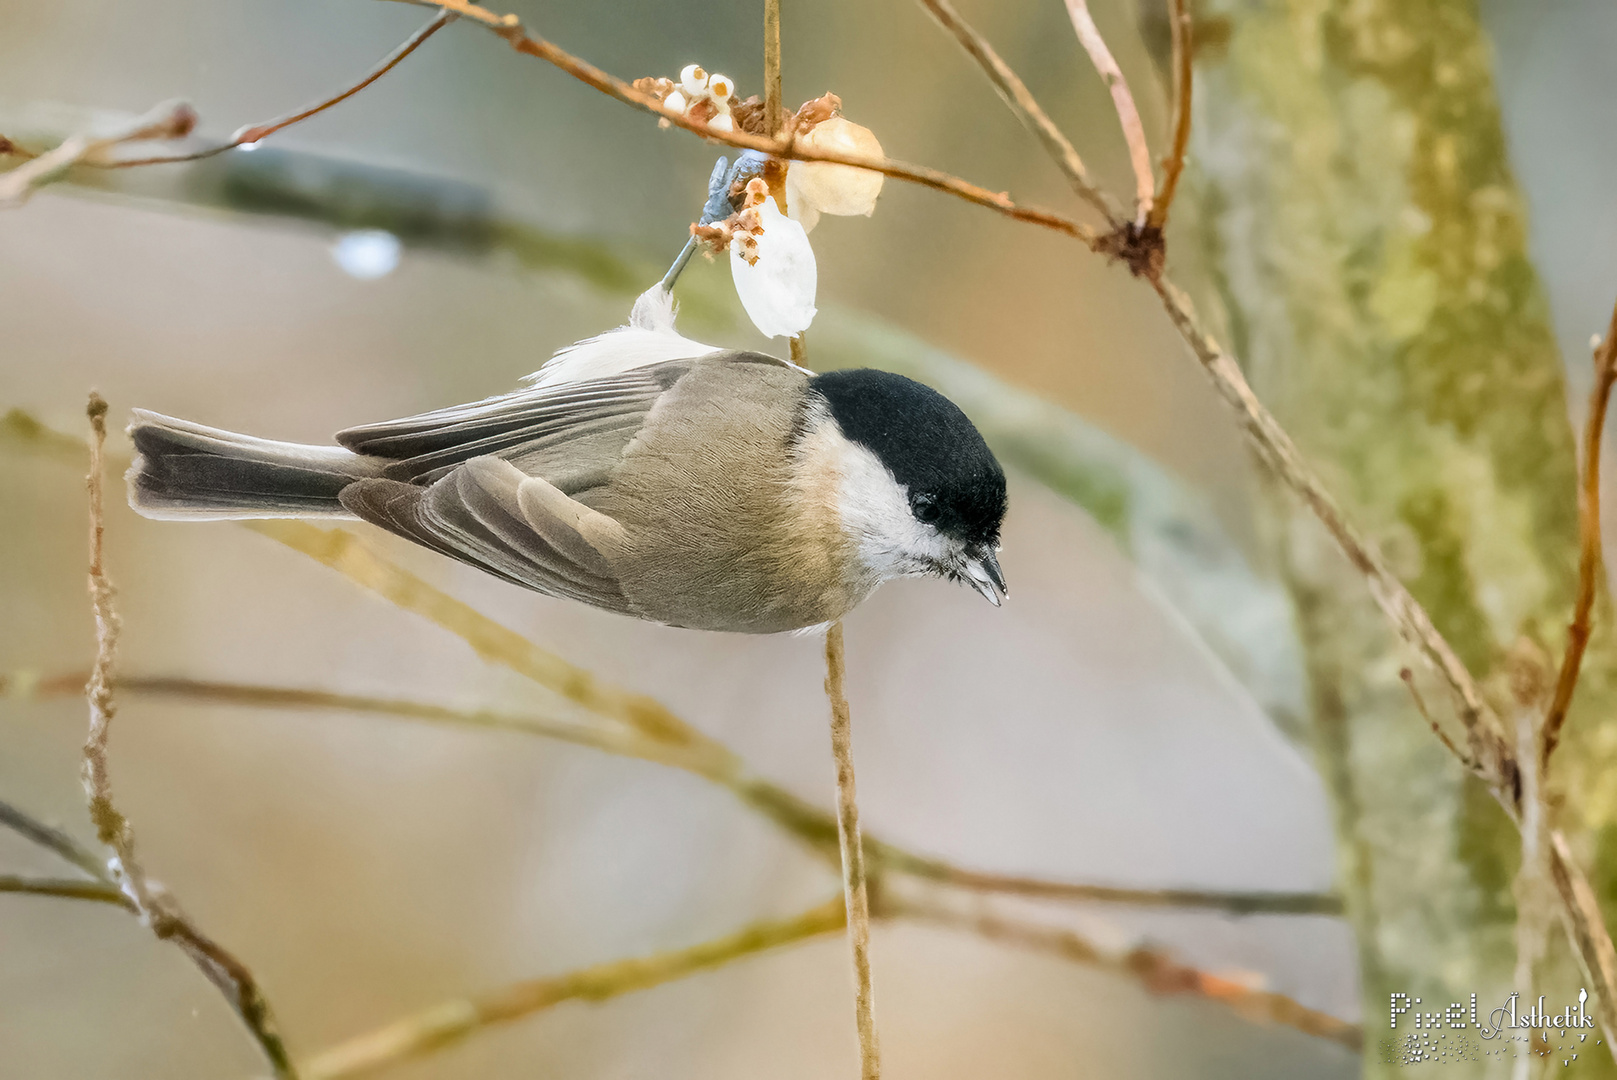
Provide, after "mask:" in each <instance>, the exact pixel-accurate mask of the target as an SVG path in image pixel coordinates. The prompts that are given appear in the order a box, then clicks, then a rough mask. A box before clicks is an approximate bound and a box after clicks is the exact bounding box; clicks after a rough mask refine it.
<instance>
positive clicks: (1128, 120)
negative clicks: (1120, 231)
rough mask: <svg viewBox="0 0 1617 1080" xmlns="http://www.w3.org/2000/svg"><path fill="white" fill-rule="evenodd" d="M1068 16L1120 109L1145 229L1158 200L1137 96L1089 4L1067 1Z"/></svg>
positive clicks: (1137, 210)
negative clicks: (1154, 202) (1091, 13)
mask: <svg viewBox="0 0 1617 1080" xmlns="http://www.w3.org/2000/svg"><path fill="white" fill-rule="evenodd" d="M1067 14H1068V15H1069V16H1070V17H1071V18H1072V28H1073V29H1074V30H1075V31H1077V33H1078V41H1079V44H1081V45H1083V47H1084V51H1085V52H1086V53H1088V54H1089V59H1090V61H1091V62H1092V63H1094V65H1095V70H1096V71H1097V72H1099V73H1100V77H1101V79H1102V81H1104V82H1105V83H1106V88H1107V89H1108V90H1110V91H1111V93H1112V106H1113V107H1114V108H1116V109H1117V119H1118V122H1119V123H1120V124H1122V126H1123V138H1124V140H1125V141H1126V142H1127V143H1128V146H1129V164H1131V165H1132V166H1133V167H1134V200H1135V204H1136V207H1135V213H1136V214H1137V219H1136V220H1137V223H1138V224H1139V225H1142V226H1143V225H1144V224H1145V223H1146V219H1147V216H1148V215H1149V214H1150V213H1151V205H1152V202H1153V201H1154V199H1155V197H1156V176H1155V174H1154V173H1153V171H1152V168H1151V150H1150V148H1149V147H1148V146H1147V145H1146V141H1145V125H1144V124H1142V123H1140V110H1139V109H1137V108H1135V106H1134V95H1133V94H1132V93H1130V92H1129V84H1128V80H1127V79H1125V78H1123V69H1122V68H1120V67H1118V66H1117V60H1116V59H1115V58H1114V57H1113V56H1112V50H1111V49H1109V48H1107V47H1106V39H1105V38H1103V37H1101V35H1100V28H1099V27H1097V26H1096V25H1095V20H1094V19H1093V18H1091V17H1090V14H1089V5H1088V3H1086V2H1085V0H1067Z"/></svg>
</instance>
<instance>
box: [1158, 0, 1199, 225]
mask: <svg viewBox="0 0 1617 1080" xmlns="http://www.w3.org/2000/svg"><path fill="white" fill-rule="evenodd" d="M1168 20H1169V26H1170V28H1171V36H1172V39H1173V144H1172V147H1173V148H1172V149H1171V150H1170V151H1169V152H1168V157H1167V160H1166V161H1164V162H1163V168H1162V193H1161V194H1160V195H1158V196H1157V201H1156V202H1155V203H1154V204H1152V206H1151V212H1150V213H1149V214H1147V215H1146V224H1147V225H1149V226H1151V227H1152V228H1155V229H1159V230H1160V229H1162V228H1163V227H1164V226H1166V225H1167V224H1168V208H1169V207H1170V206H1172V205H1173V197H1174V194H1175V193H1176V192H1177V191H1178V190H1179V176H1180V174H1181V173H1183V172H1184V171H1185V153H1186V151H1188V150H1189V149H1190V106H1191V97H1192V89H1191V84H1192V78H1193V76H1194V72H1195V64H1194V63H1193V61H1194V60H1195V57H1194V55H1193V53H1192V50H1191V43H1192V42H1191V16H1190V5H1189V3H1188V0H1168Z"/></svg>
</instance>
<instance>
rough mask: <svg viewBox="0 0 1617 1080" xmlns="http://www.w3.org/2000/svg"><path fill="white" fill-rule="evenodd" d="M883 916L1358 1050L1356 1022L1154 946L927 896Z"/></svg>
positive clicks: (897, 904)
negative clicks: (1116, 942)
mask: <svg viewBox="0 0 1617 1080" xmlns="http://www.w3.org/2000/svg"><path fill="white" fill-rule="evenodd" d="M881 914H882V916H883V917H884V918H885V917H892V918H910V919H916V920H918V921H922V922H928V923H933V924H935V925H938V926H946V927H951V928H954V929H957V930H964V931H967V932H969V933H973V934H976V935H978V936H979V937H983V938H987V939H988V940H990V941H997V942H1000V943H1002V944H1007V945H1012V946H1015V947H1017V948H1023V949H1028V950H1031V951H1034V952H1042V953H1049V954H1052V955H1055V956H1058V957H1061V958H1062V959H1065V960H1069V961H1072V962H1074V963H1079V964H1084V965H1086V966H1090V967H1098V968H1101V969H1104V970H1107V971H1111V972H1114V973H1116V974H1121V975H1125V976H1129V977H1131V978H1134V979H1137V980H1139V981H1141V982H1143V983H1144V985H1145V988H1146V989H1147V990H1148V991H1150V992H1151V993H1154V994H1162V995H1171V994H1186V995H1191V996H1195V997H1202V998H1208V999H1211V1000H1213V1001H1217V1002H1219V1003H1221V1004H1223V1005H1226V1006H1228V1007H1229V1008H1231V1009H1233V1010H1235V1012H1237V1013H1238V1014H1240V1015H1241V1016H1242V1017H1243V1018H1245V1019H1247V1020H1251V1021H1254V1022H1258V1023H1270V1024H1276V1025H1280V1026H1284V1027H1290V1028H1295V1029H1296V1030H1298V1031H1302V1032H1306V1033H1307V1034H1309V1035H1313V1036H1316V1037H1318V1038H1321V1039H1329V1040H1330V1041H1332V1042H1336V1043H1340V1044H1341V1045H1343V1046H1346V1047H1347V1048H1349V1049H1350V1050H1355V1051H1357V1050H1359V1049H1361V1046H1362V1043H1363V1041H1364V1032H1363V1030H1362V1029H1361V1028H1360V1027H1359V1026H1358V1025H1357V1024H1350V1023H1348V1022H1347V1021H1345V1020H1339V1019H1337V1018H1336V1017H1334V1016H1331V1015H1330V1014H1329V1013H1323V1012H1320V1011H1318V1010H1317V1009H1310V1008H1308V1007H1306V1006H1304V1005H1301V1004H1299V1003H1298V1002H1296V1001H1294V1000H1293V999H1291V998H1289V997H1286V996H1285V995H1283V994H1276V993H1273V992H1270V991H1267V990H1262V989H1259V988H1257V987H1255V986H1253V985H1252V983H1251V980H1250V978H1241V977H1231V976H1228V975H1216V974H1213V973H1210V972H1206V971H1202V970H1200V969H1198V968H1194V967H1190V966H1188V965H1186V964H1183V963H1180V962H1179V961H1178V960H1175V959H1174V958H1173V957H1172V956H1171V955H1170V954H1169V953H1167V952H1166V951H1164V950H1163V949H1161V948H1159V947H1157V946H1154V945H1136V946H1134V947H1133V948H1130V949H1128V950H1126V951H1124V952H1121V953H1114V952H1109V951H1107V950H1105V949H1102V948H1101V947H1100V946H1098V945H1096V944H1095V943H1094V942H1091V941H1089V940H1088V939H1086V938H1084V937H1083V936H1082V935H1080V934H1077V933H1075V932H1074V931H1072V930H1070V929H1067V928H1065V927H1053V926H1045V925H1040V924H1037V923H1032V922H1028V921H1026V920H1023V919H1012V918H1007V917H1005V916H1003V915H1000V914H996V913H994V912H992V911H986V910H982V909H980V908H976V909H974V908H970V907H965V908H963V907H961V906H958V905H950V904H946V903H939V902H937V901H936V900H935V899H931V898H912V897H905V898H903V899H891V900H889V899H884V900H883V902H882V911H881Z"/></svg>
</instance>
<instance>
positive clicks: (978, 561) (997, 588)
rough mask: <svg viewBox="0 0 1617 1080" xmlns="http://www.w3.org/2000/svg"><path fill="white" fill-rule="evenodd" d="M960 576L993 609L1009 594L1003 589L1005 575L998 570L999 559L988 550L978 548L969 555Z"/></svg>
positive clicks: (1007, 590)
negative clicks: (992, 606)
mask: <svg viewBox="0 0 1617 1080" xmlns="http://www.w3.org/2000/svg"><path fill="white" fill-rule="evenodd" d="M962 576H963V577H964V578H965V579H966V584H968V585H970V586H971V587H972V588H973V589H976V590H977V592H978V593H980V594H981V595H982V598H983V599H984V600H987V601H988V602H989V603H990V604H993V605H994V606H995V607H999V605H1000V603H1001V602H1002V598H1003V597H1006V596H1009V595H1010V594H1011V591H1010V590H1009V589H1007V588H1006V587H1005V573H1004V571H1002V570H1000V568H999V559H997V558H995V556H994V553H993V552H992V551H990V550H989V549H988V548H978V549H976V550H975V551H973V552H972V553H971V555H970V556H969V557H968V558H967V559H966V566H965V571H964V573H963V575H962Z"/></svg>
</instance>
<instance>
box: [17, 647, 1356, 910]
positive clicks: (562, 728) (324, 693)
mask: <svg viewBox="0 0 1617 1080" xmlns="http://www.w3.org/2000/svg"><path fill="white" fill-rule="evenodd" d="M84 681H85V677H84V676H82V675H55V676H50V677H48V678H43V679H37V680H35V679H29V680H27V685H28V689H27V690H26V691H24V693H25V694H26V696H28V697H30V698H33V699H45V698H51V697H56V696H60V695H63V694H68V693H77V692H78V690H79V688H81V687H82V686H83V685H84ZM22 682H23V680H21V679H9V678H6V677H0V691H5V690H6V688H7V687H8V686H9V685H11V684H12V683H16V684H18V685H21V684H22ZM113 688H114V689H115V690H117V692H118V693H119V694H121V695H124V696H129V695H144V696H150V697H158V698H163V699H166V700H170V701H182V702H191V703H195V704H212V705H227V706H238V707H242V708H260V709H322V710H325V709H330V710H340V711H344V712H353V713H361V714H369V715H376V716H392V717H398V718H401V719H406V720H419V721H423V722H426V723H436V724H446V725H450V726H454V727H470V728H480V729H483V730H491V731H510V732H514V733H517V734H521V735H537V736H539V737H541V738H546V739H556V740H559V741H562V742H567V743H571V744H573V745H576V746H586V747H590V748H592V749H595V750H600V751H602V752H604V753H609V754H616V755H618V756H620V757H630V758H638V759H640V760H643V761H650V762H654V763H656V764H660V765H667V766H670V767H673V768H679V769H684V770H686V771H687V772H691V773H694V774H695V775H697V776H700V777H702V778H703V779H706V780H709V781H711V782H712V783H715V784H718V785H720V786H722V787H724V788H726V789H728V790H729V791H731V792H732V793H733V794H735V795H736V797H737V798H739V799H740V800H741V801H742V803H743V804H745V805H746V806H748V807H749V808H750V809H752V810H754V811H756V812H757V813H759V814H760V815H761V816H763V817H765V818H766V819H768V820H769V821H771V822H773V823H774V824H775V825H777V826H778V827H780V828H781V829H782V830H784V831H785V832H787V833H789V834H791V835H793V836H795V837H797V838H798V839H799V840H802V841H803V842H804V843H806V844H807V845H809V846H810V847H811V848H815V849H818V848H820V847H821V846H822V845H824V844H825V843H827V842H830V843H833V844H834V843H835V836H836V820H835V818H834V817H833V816H832V815H830V814H826V813H824V812H823V811H821V810H819V809H818V808H817V807H814V806H810V805H808V804H806V803H803V802H800V801H799V800H797V799H796V798H795V796H792V795H791V794H790V793H788V792H786V791H785V790H784V789H782V788H780V787H779V786H777V785H775V784H772V783H770V782H769V781H767V780H762V779H759V778H757V777H754V776H751V775H749V774H748V773H747V771H746V770H744V769H742V770H728V769H715V768H713V767H712V764H713V761H714V759H713V758H712V757H711V756H707V755H692V754H683V753H680V752H679V751H677V750H676V749H674V748H670V747H669V746H668V745H667V744H666V743H661V742H656V741H653V740H651V739H648V738H645V737H644V736H642V735H639V734H638V733H634V732H619V731H616V730H614V729H610V728H605V727H602V726H600V725H594V724H585V723H578V722H574V721H567V720H557V719H553V718H550V717H546V716H540V715H536V714H517V713H504V712H492V711H489V710H485V709H477V710H466V709H454V708H450V707H448V706H444V705H434V704H430V703H427V702H421V701H409V700H404V699H399V698H376V697H365V696H361V695H355V694H340V693H334V692H332V691H328V690H304V689H299V688H296V687H282V686H253V685H248V684H242V683H227V682H208V681H204V680H199V679H185V678H174V677H168V676H138V675H123V676H119V677H118V678H117V679H116V680H115V681H114V683H113ZM12 692H13V693H15V691H12ZM6 809H7V807H6V806H5V804H4V803H0V824H7V822H6V821H5V817H4V812H5V810H6ZM861 835H862V837H863V840H864V848H865V856H866V858H867V860H868V861H869V862H870V864H871V866H872V867H873V870H874V872H875V873H880V874H906V875H908V876H910V877H914V878H919V879H922V880H925V881H932V882H936V883H938V884H940V885H948V886H951V887H954V888H959V889H966V890H969V891H971V892H981V893H1000V894H1004V895H1011V896H1026V897H1033V898H1037V899H1042V900H1056V901H1066V902H1074V903H1098V904H1122V905H1127V906H1130V907H1142V908H1178V909H1187V910H1197V909H1199V910H1203V911H1216V912H1219V913H1221V914H1225V915H1339V914H1341V911H1342V901H1341V899H1340V898H1339V897H1336V896H1334V895H1332V894H1330V893H1318V892H1274V891H1263V890H1245V891H1243V890H1219V889H1187V888H1162V889H1141V888H1128V887H1123V886H1115V885H1093V884H1088V883H1084V882H1072V881H1052V880H1050V879H1048V878H1037V877H1026V876H1020V875H1015V874H990V873H984V872H982V871H977V870H970V869H967V868H965V867H960V866H955V865H954V864H952V863H949V862H945V861H944V860H942V859H934V858H931V857H929V856H925V855H918V854H916V853H915V852H912V851H909V850H906V849H904V848H901V847H897V846H895V845H893V844H889V843H886V842H885V841H882V840H878V839H877V838H875V837H873V836H870V835H869V834H866V833H863V832H862V831H861ZM68 842H69V843H71V840H69V841H68ZM47 846H49V845H47ZM90 858H91V860H92V862H91V872H92V873H94V865H95V864H94V861H93V859H94V857H93V856H90ZM70 861H71V860H70Z"/></svg>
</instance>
